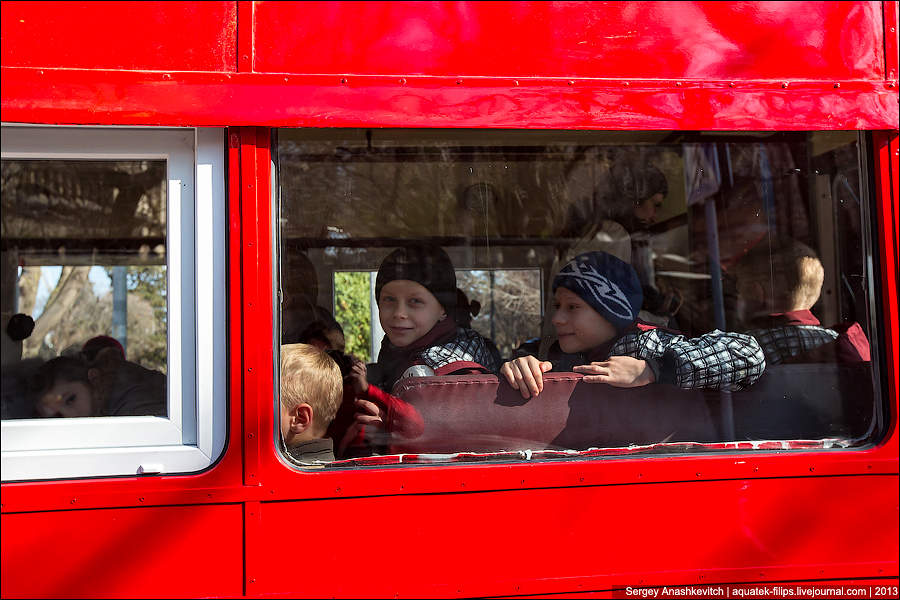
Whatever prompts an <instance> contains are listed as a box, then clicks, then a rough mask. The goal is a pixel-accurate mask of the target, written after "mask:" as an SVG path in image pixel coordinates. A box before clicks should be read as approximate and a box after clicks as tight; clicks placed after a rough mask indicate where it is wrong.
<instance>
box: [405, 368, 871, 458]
mask: <svg viewBox="0 0 900 600" xmlns="http://www.w3.org/2000/svg"><path fill="white" fill-rule="evenodd" d="M394 394H396V395H398V396H399V397H400V398H402V399H404V400H405V401H407V402H409V403H410V404H412V405H413V406H415V407H416V409H417V410H418V411H419V412H420V413H421V415H422V418H423V420H424V422H425V432H424V434H423V435H422V436H421V437H419V438H417V439H413V440H403V441H402V442H399V441H395V444H394V446H392V448H391V450H392V452H395V453H402V452H413V453H454V452H500V451H510V450H526V449H530V450H542V449H572V450H585V449H588V448H593V447H597V448H613V447H622V446H629V445H646V444H654V443H658V442H719V441H732V440H726V439H725V436H724V435H723V434H722V431H723V428H722V427H721V415H722V412H723V411H722V402H723V398H724V395H723V394H724V393H723V392H718V391H714V390H704V391H701V390H681V389H678V388H675V387H673V386H669V385H658V384H653V385H648V386H644V387H640V388H630V389H624V388H616V387H612V386H609V385H604V384H588V383H584V382H583V381H582V378H581V375H578V374H575V373H547V374H545V375H544V391H543V392H542V393H541V394H540V395H539V396H537V397H535V398H531V399H524V398H522V396H521V395H520V394H519V392H518V391H516V390H514V389H513V388H512V387H510V386H509V385H508V384H507V383H506V382H505V381H498V378H497V377H496V376H494V375H452V376H445V377H413V378H408V379H405V380H402V381H400V382H399V383H398V384H397V386H396V387H395V388H394ZM728 396H729V397H730V402H731V404H732V407H733V414H734V429H735V436H734V438H735V439H736V440H738V441H740V440H782V439H784V440H786V439H795V440H797V439H823V438H849V439H855V438H860V437H863V436H865V435H866V433H867V432H868V431H869V430H870V428H871V426H872V424H873V420H874V414H875V412H874V408H873V402H872V376H871V370H870V367H869V364H868V363H859V364H855V365H845V364H833V363H832V364H803V365H799V364H798V365H778V366H774V367H770V368H769V369H768V370H767V371H766V373H765V374H764V375H763V376H762V377H761V378H760V379H759V381H758V382H757V383H756V384H754V385H753V386H752V387H751V388H749V389H748V390H745V391H742V392H734V393H732V394H729V395H728Z"/></svg>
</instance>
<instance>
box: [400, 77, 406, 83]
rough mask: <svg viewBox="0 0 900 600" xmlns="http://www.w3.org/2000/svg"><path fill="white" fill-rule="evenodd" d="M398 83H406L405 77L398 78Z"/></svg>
mask: <svg viewBox="0 0 900 600" xmlns="http://www.w3.org/2000/svg"><path fill="white" fill-rule="evenodd" d="M400 85H406V79H405V78H403V77H401V78H400Z"/></svg>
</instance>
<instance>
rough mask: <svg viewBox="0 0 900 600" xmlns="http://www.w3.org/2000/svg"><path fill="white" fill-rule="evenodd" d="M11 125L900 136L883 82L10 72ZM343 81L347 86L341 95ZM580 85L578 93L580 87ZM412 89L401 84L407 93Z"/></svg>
mask: <svg viewBox="0 0 900 600" xmlns="http://www.w3.org/2000/svg"><path fill="white" fill-rule="evenodd" d="M2 77H3V92H2V94H3V96H2V98H3V104H2V108H3V119H4V120H5V121H8V122H26V123H29V122H42V123H57V124H72V123H80V124H97V125H104V124H134V125H192V126H225V125H265V126H273V127H274V126H291V127H502V128H523V129H535V128H543V129H547V128H549V129H616V130H633V129H688V130H694V129H697V130H735V129H740V130H746V129H751V130H755V129H758V130H826V129H895V128H897V127H898V125H900V117H898V114H897V92H896V89H891V88H889V87H888V85H889V84H887V83H885V82H869V81H847V82H842V83H841V84H840V87H839V88H835V83H834V82H831V81H828V82H791V83H790V84H789V85H788V87H787V88H784V87H783V84H782V83H781V82H778V81H745V82H740V83H735V84H734V86H733V87H732V85H731V83H730V82H727V81H708V82H690V81H687V82H681V81H674V80H667V81H658V80H631V81H627V82H623V81H596V80H565V79H563V80H550V79H531V80H528V81H525V80H515V79H511V78H505V79H502V80H498V79H495V78H483V79H469V80H465V79H463V80H461V81H462V83H460V84H457V83H456V82H457V79H456V78H432V77H412V76H408V77H386V76H355V77H339V76H324V75H323V76H305V75H302V76H301V75H296V76H282V75H268V74H255V73H247V74H243V73H239V74H235V75H227V74H207V73H175V74H169V73H146V72H124V71H123V72H115V73H112V74H108V73H103V72H94V71H83V70H65V71H62V70H58V71H46V70H45V71H41V70H37V69H15V68H3V69H2ZM342 80H344V81H346V83H341V81H342ZM570 81H571V84H570ZM401 82H402V83H401Z"/></svg>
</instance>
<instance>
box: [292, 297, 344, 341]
mask: <svg viewBox="0 0 900 600" xmlns="http://www.w3.org/2000/svg"><path fill="white" fill-rule="evenodd" d="M315 315H316V316H317V317H318V318H317V319H316V320H315V321H313V322H312V323H310V324H309V325H307V326H306V328H305V329H304V330H303V332H302V333H301V334H300V340H299V343H301V344H311V345H313V346H315V347H316V348H318V349H320V350H337V351H339V352H343V351H344V348H346V339H345V338H344V328H343V327H341V324H340V323H338V322H337V321H336V320H335V318H334V317H333V316H332V315H331V313H330V312H328V311H327V310H325V309H324V308H322V307H321V306H317V307H316V309H315Z"/></svg>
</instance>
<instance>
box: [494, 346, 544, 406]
mask: <svg viewBox="0 0 900 600" xmlns="http://www.w3.org/2000/svg"><path fill="white" fill-rule="evenodd" d="M552 368H553V365H552V364H550V362H548V361H546V360H543V361H542V360H538V359H537V358H535V357H534V356H531V355H529V356H522V357H520V358H516V359H514V360H511V361H509V362H506V363H503V366H502V367H500V374H501V375H503V376H504V377H506V381H508V382H509V385H511V386H513V387H514V388H515V389H517V390H519V393H520V394H522V397H523V398H531V397H532V396H537V395H538V394H540V393H541V392H542V391H544V373H546V372H547V371H549V370H550V369H552Z"/></svg>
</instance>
